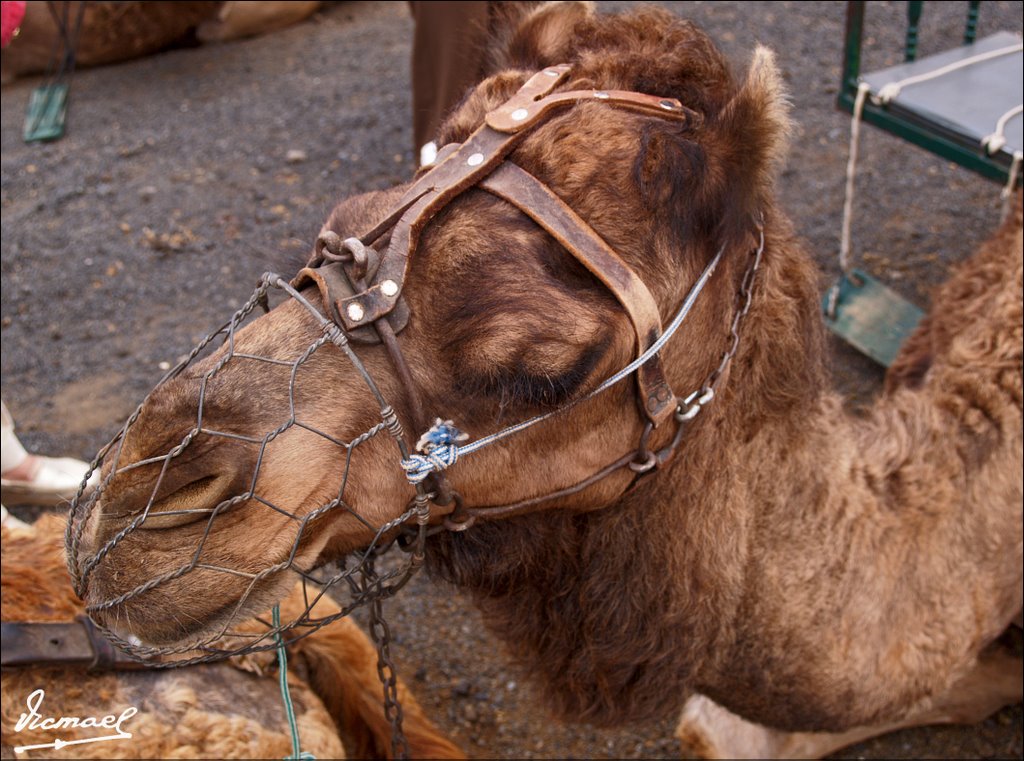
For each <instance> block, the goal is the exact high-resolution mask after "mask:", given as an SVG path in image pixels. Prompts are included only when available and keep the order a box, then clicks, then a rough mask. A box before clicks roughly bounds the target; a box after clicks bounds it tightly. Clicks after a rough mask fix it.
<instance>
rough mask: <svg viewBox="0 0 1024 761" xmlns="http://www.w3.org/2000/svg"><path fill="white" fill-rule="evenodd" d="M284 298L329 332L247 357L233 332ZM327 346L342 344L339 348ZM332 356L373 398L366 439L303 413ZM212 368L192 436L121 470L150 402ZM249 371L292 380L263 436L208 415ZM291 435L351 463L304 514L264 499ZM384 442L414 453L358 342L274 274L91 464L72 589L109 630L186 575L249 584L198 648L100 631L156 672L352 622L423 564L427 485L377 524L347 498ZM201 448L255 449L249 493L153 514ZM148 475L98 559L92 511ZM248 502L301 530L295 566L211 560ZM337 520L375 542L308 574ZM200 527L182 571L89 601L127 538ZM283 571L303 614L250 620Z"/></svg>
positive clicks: (72, 539) (75, 506) (75, 541)
mask: <svg viewBox="0 0 1024 761" xmlns="http://www.w3.org/2000/svg"><path fill="white" fill-rule="evenodd" d="M276 292H283V294H285V296H286V297H290V298H292V299H295V300H296V301H298V302H299V303H300V304H302V306H304V307H305V308H306V310H307V311H308V312H309V314H310V315H311V316H312V318H313V319H314V320H315V321H316V324H317V325H318V327H319V328H320V331H319V335H317V337H316V338H314V339H313V340H312V341H311V342H310V343H309V344H308V345H307V346H304V347H302V348H301V349H300V350H299V351H298V352H297V353H296V354H295V356H294V357H293V358H291V359H280V358H275V357H268V356H259V355H255V354H251V353H247V352H243V351H241V350H239V349H238V348H237V347H236V334H237V333H238V331H239V329H240V328H241V327H243V326H244V325H245V324H247V323H248V322H251V321H252V319H253V318H254V317H255V315H256V314H257V312H256V309H257V307H258V306H262V307H263V309H264V310H267V309H268V308H269V304H268V296H269V295H270V294H271V293H276ZM328 347H333V349H332V348H328ZM334 349H336V350H338V351H340V352H341V353H342V354H344V355H345V356H346V357H347V358H348V359H349V360H350V361H351V362H352V364H353V365H354V367H355V368H356V370H357V372H358V374H359V375H360V376H361V377H362V379H363V380H364V381H365V383H366V384H367V387H368V388H369V390H370V392H371V394H372V395H373V398H374V399H375V400H376V402H377V405H378V407H379V413H380V415H379V418H380V419H379V422H377V423H376V424H374V425H372V426H371V427H369V428H368V429H367V430H365V431H364V432H362V433H361V434H359V435H358V436H355V437H352V438H348V439H339V438H337V437H335V436H333V435H332V434H331V433H329V432H327V431H324V430H321V429H320V428H318V427H317V426H316V425H315V424H314V423H313V422H312V421H310V420H309V419H308V417H306V413H304V412H303V411H302V410H300V409H299V406H298V405H297V404H296V394H297V387H298V385H299V383H300V375H301V371H302V370H303V368H304V367H306V366H307V365H308V364H309V363H310V362H312V361H313V359H314V358H315V357H317V356H318V354H321V353H324V352H330V351H333V350H334ZM203 361H205V362H206V366H205V369H203V371H202V373H201V375H200V376H199V384H198V391H197V399H196V418H195V422H194V425H192V427H191V429H190V430H188V431H187V432H186V433H185V435H184V436H183V437H182V438H181V439H180V440H179V441H176V442H175V443H174V444H173V445H172V446H170V447H169V448H168V449H167V451H165V452H163V453H162V454H158V455H153V456H150V457H145V458H143V459H138V460H135V461H134V462H123V461H122V455H123V453H124V449H125V442H126V441H127V439H128V435H129V433H130V432H132V431H133V429H134V428H135V426H138V425H140V415H141V414H142V411H143V409H144V408H145V406H146V403H147V402H148V401H149V400H150V399H151V398H152V397H153V394H154V393H156V392H157V391H158V390H159V389H160V388H161V387H162V386H164V385H165V384H167V383H169V382H170V381H172V380H173V379H175V378H177V377H179V376H180V375H181V374H182V373H183V372H185V370H186V369H187V368H194V366H196V365H197V364H199V363H200V362H203ZM240 362H248V363H254V364H253V365H252V368H251V370H252V371H255V370H256V369H257V368H259V367H260V366H263V367H267V366H273V367H275V368H277V369H278V371H279V372H282V371H283V372H285V373H287V377H288V380H287V405H286V408H287V409H286V412H285V414H284V415H283V419H282V420H280V422H278V423H277V424H276V425H273V426H271V427H269V428H268V429H267V430H265V431H264V432H262V433H261V434H259V435H248V434H243V433H238V432H234V431H229V430H223V429H220V428H218V427H217V426H216V425H214V424H212V423H211V421H210V419H209V417H208V416H207V415H206V414H205V413H206V411H207V407H208V406H209V404H210V400H209V398H208V394H209V389H210V387H211V384H212V383H213V382H214V381H215V379H216V378H217V377H218V375H219V374H221V373H223V372H224V371H225V368H226V367H228V366H229V365H230V363H240ZM292 429H301V430H303V431H305V432H306V434H311V435H313V436H316V437H320V438H322V439H323V440H324V441H325V442H328V443H329V445H330V446H332V447H336V448H337V452H338V457H339V461H340V462H341V463H343V466H342V467H341V468H340V473H339V474H338V483H337V488H336V490H335V491H334V493H333V496H332V497H331V498H330V499H329V500H327V501H325V502H323V503H322V504H319V505H317V506H315V507H313V508H312V509H308V508H306V509H303V510H302V514H299V512H298V511H295V510H289V509H287V508H286V507H283V506H282V505H280V504H276V503H275V502H274V501H272V500H271V499H268V498H266V497H265V496H264V495H263V494H261V488H260V480H259V476H260V470H261V467H262V466H263V464H264V455H265V454H266V451H267V448H268V447H269V446H270V445H272V444H273V442H274V441H275V440H276V439H278V438H279V437H280V436H281V435H282V434H284V433H285V432H286V431H289V430H292ZM377 437H388V438H390V439H392V440H393V442H394V445H395V447H396V449H395V454H396V455H398V456H400V457H401V458H403V459H405V458H407V457H408V456H409V452H408V448H407V446H406V444H405V441H404V434H403V431H402V428H401V425H400V423H399V421H398V418H397V416H396V414H395V411H394V409H393V408H392V407H391V405H390V404H389V403H388V401H387V399H385V398H384V396H383V395H382V393H381V391H380V389H379V387H378V386H377V384H376V383H375V382H374V379H373V378H372V377H371V376H370V374H369V373H368V372H367V370H366V367H365V366H364V364H363V363H362V361H361V360H360V358H359V356H358V355H357V354H356V353H355V351H354V350H353V349H352V347H351V346H350V345H349V341H348V339H347V337H346V336H345V334H344V333H343V332H342V331H341V329H340V328H338V326H337V325H336V324H335V323H333V322H332V321H330V320H328V319H327V318H325V317H324V315H323V314H322V313H321V312H320V310H319V309H317V307H315V306H314V305H313V304H311V303H310V302H309V301H308V300H307V299H306V298H305V297H304V296H302V295H301V294H300V293H299V292H297V291H296V290H295V289H294V288H292V286H291V285H289V284H288V282H287V281H285V280H284V279H282V278H281V277H280V276H278V275H275V274H272V273H267V274H265V275H264V276H263V278H262V279H261V280H260V283H259V285H258V287H257V289H256V290H255V292H254V293H253V294H252V296H251V297H250V298H249V299H248V301H246V303H245V304H244V305H243V306H242V307H241V308H240V309H238V311H236V312H235V313H234V315H233V316H232V317H231V319H230V320H229V321H228V322H227V323H225V324H224V325H223V326H221V327H220V328H219V329H218V330H216V331H214V332H213V333H211V334H209V335H208V336H206V338H204V339H203V340H202V341H201V342H200V343H199V344H198V345H197V346H196V347H195V348H194V349H193V350H192V351H191V352H190V353H189V354H188V355H187V356H186V357H185V358H184V359H183V360H182V361H181V362H179V363H178V364H177V365H176V366H175V367H173V368H172V369H171V370H169V371H168V372H167V374H166V375H165V376H164V377H163V378H162V379H161V381H160V382H159V383H158V384H157V386H156V387H155V388H154V389H153V390H152V391H151V392H150V393H149V394H148V395H147V396H146V398H145V399H144V400H143V401H142V403H141V404H140V405H139V406H138V407H137V408H136V409H135V411H134V412H133V413H132V415H131V416H130V417H129V418H128V420H127V421H126V422H125V424H124V425H123V426H122V427H121V429H120V431H119V432H118V433H117V435H116V436H114V438H113V439H112V440H111V441H110V442H109V443H108V444H107V445H106V446H105V447H103V449H101V451H100V452H99V454H97V456H96V458H95V460H93V462H92V464H91V469H90V475H91V474H92V472H94V471H99V472H100V473H101V474H102V476H101V479H100V481H99V483H98V484H97V485H96V487H95V488H94V489H92V490H87V489H86V486H85V482H83V485H82V487H81V488H80V489H79V492H78V495H77V496H76V498H75V499H74V501H73V502H72V506H71V510H70V515H69V519H68V526H67V532H66V537H65V539H66V545H67V553H68V566H69V571H70V573H71V578H72V582H73V585H74V588H75V592H76V593H77V594H78V595H79V596H80V597H82V598H83V599H88V604H87V608H86V610H87V612H88V613H89V614H90V615H92V616H93V617H95V616H96V615H97V614H101V618H102V619H103V620H104V621H105V622H107V623H108V624H109V621H110V620H115V621H116V620H118V618H119V616H118V612H119V610H121V609H122V607H123V606H125V604H126V603H130V602H132V601H135V600H137V598H140V597H142V596H143V595H146V594H148V593H151V592H153V591H154V590H157V589H158V588H160V587H161V586H163V585H168V584H170V583H172V582H174V581H176V580H179V579H182V577H184V576H185V575H186V574H190V573H197V572H205V573H207V574H214V575H215V577H216V576H217V575H223V578H225V580H227V579H228V577H230V580H232V581H236V582H237V580H238V579H242V580H243V582H244V584H245V586H244V591H243V592H242V594H241V596H240V597H239V599H238V601H237V602H236V603H234V608H233V611H231V612H230V614H229V615H227V616H221V617H220V618H221V619H223V620H224V621H225V623H224V624H223V625H218V627H217V629H216V631H214V632H212V633H209V634H207V635H205V636H203V637H202V638H201V639H199V640H198V641H196V640H192V641H188V640H186V641H185V642H182V643H180V644H173V645H153V644H144V643H142V642H140V641H138V640H136V639H135V638H134V637H132V636H130V635H128V636H122V635H121V634H118V633H117V632H115V631H112V629H111V627H110V626H109V625H107V626H101V628H102V629H103V631H104V634H105V635H106V636H107V637H108V638H109V639H110V640H111V641H112V642H114V643H115V644H116V645H117V646H118V647H119V648H121V649H122V650H124V651H125V652H126V653H128V654H129V655H132V656H134V657H136V658H139V659H144V660H147V661H152V662H153V665H156V666H158V667H159V666H183V665H190V664H194V663H203V662H209V661H214V660H219V659H222V658H226V657H229V656H233V655H244V654H248V653H253V652H258V651H264V650H271V649H274V648H276V647H278V640H282V641H283V642H284V644H288V643H290V642H294V641H296V640H298V639H301V638H303V637H305V636H308V635H309V634H311V633H313V632H315V631H316V630H318V629H320V628H322V627H323V626H325V625H327V624H329V623H331V622H332V621H334V620H336V619H338V618H341V617H343V616H346V615H348V614H350V613H351V612H352V611H353V610H355V609H356V608H359V607H361V606H363V605H366V604H368V603H371V602H377V601H380V600H383V599H386V598H388V597H390V596H392V595H394V594H395V593H396V592H397V591H398V590H399V589H400V588H401V587H402V586H403V585H404V584H405V583H406V581H408V579H409V578H410V577H411V575H412V574H413V573H414V572H415V571H416V570H417V569H418V568H419V566H420V564H421V563H422V559H423V547H424V542H425V538H426V528H427V520H428V517H429V511H428V502H429V499H430V494H429V493H428V492H427V491H426V490H425V489H424V487H423V486H422V485H417V486H416V487H415V493H414V494H412V496H411V498H410V500H409V503H408V506H407V508H406V509H405V510H404V512H403V513H402V514H401V515H399V516H398V517H396V518H394V519H393V520H389V521H387V522H384V523H380V524H375V523H373V522H371V521H370V520H368V519H367V518H366V517H365V516H364V515H363V514H361V513H360V511H358V510H356V509H354V508H353V506H352V505H350V504H349V502H348V501H346V487H347V486H348V482H349V477H350V473H351V465H352V454H353V452H354V451H355V450H356V449H357V448H358V447H360V446H362V445H365V444H366V442H368V441H370V440H371V439H375V438H377ZM200 441H204V442H206V444H209V443H210V442H211V441H214V442H217V441H220V442H235V443H241V444H245V445H247V446H251V447H254V448H256V450H257V455H256V462H255V468H254V469H253V472H252V475H251V478H249V479H248V483H247V485H246V486H245V487H244V488H242V489H240V490H238V491H237V493H234V494H232V495H231V496H230V497H228V498H226V499H223V500H221V501H220V502H219V503H218V504H216V505H213V506H207V507H189V508H184V509H178V510H161V509H156V510H154V507H159V506H160V502H161V500H160V499H159V497H160V489H161V485H162V483H163V482H164V479H165V477H166V475H167V473H168V469H169V468H170V467H171V466H172V465H174V464H175V463H176V461H180V458H183V457H186V456H190V454H191V453H193V450H194V448H195V447H197V446H198V443H197V442H200ZM141 469H149V470H150V471H152V472H153V476H152V477H151V478H150V480H151V481H152V487H151V488H150V489H149V493H148V498H144V499H145V501H144V502H143V500H139V504H138V512H137V514H134V515H133V516H132V517H131V518H130V520H129V519H126V523H125V525H124V526H123V527H122V528H120V530H118V531H117V532H116V533H114V534H113V535H112V536H110V537H109V538H106V539H104V540H101V541H100V542H99V543H98V545H97V546H96V547H95V549H94V551H91V552H86V551H85V550H84V544H86V543H83V536H84V534H85V532H86V530H87V527H88V525H89V523H90V518H91V517H92V516H93V513H94V511H95V510H96V509H97V508H98V507H99V506H101V505H102V500H103V496H104V493H105V492H106V491H107V489H108V488H109V487H110V484H111V482H112V481H114V479H116V478H119V477H120V478H125V477H126V476H134V475H138V474H133V471H140V470H141ZM87 478H88V476H87ZM243 503H244V504H246V505H247V506H249V507H248V508H247V509H250V510H252V509H254V506H255V508H256V509H258V510H259V511H272V512H273V513H276V514H277V515H279V516H283V518H284V519H285V520H286V525H287V526H288V527H289V529H290V531H291V532H292V533H291V534H289V536H290V537H291V541H292V549H291V552H290V554H289V555H288V557H287V558H285V559H284V560H280V561H278V562H268V563H267V564H266V566H265V567H263V568H261V569H260V570H257V571H252V570H245V569H242V568H238V567H231V566H229V565H225V564H221V563H219V562H214V561H211V559H210V558H209V557H208V554H209V553H207V552H205V550H206V548H207V545H208V543H209V542H210V538H211V537H212V536H215V534H216V533H217V532H218V531H219V530H224V529H223V528H222V526H223V524H224V517H225V516H228V515H231V513H232V510H233V508H237V507H238V506H239V505H241V504H243ZM339 512H344V513H345V514H346V515H348V516H351V517H352V518H353V519H354V520H356V521H358V522H359V523H360V524H361V525H362V526H363V527H364V528H365V529H366V530H367V531H368V532H369V533H370V534H371V535H372V540H371V541H370V542H369V543H368V544H367V545H366V546H365V547H364V548H363V549H361V550H359V551H358V552H355V553H352V554H350V555H348V556H346V557H345V558H343V559H342V560H340V561H336V562H334V563H333V564H332V565H330V566H325V567H321V568H307V567H303V565H302V563H300V562H299V560H298V558H297V555H298V550H299V547H300V544H301V543H302V541H303V539H304V538H307V537H308V536H309V535H310V533H311V532H315V531H316V530H317V528H318V526H319V525H321V524H322V522H323V520H324V519H325V518H326V517H327V516H330V515H336V514H337V513H339ZM97 517H98V516H97ZM147 521H148V522H150V525H149V526H147V525H146V524H147ZM199 521H205V528H204V530H203V531H202V534H201V537H200V538H199V540H198V541H197V542H196V546H195V548H194V551H193V552H191V554H189V555H188V557H184V558H183V559H182V562H181V564H180V565H179V566H178V567H176V568H173V569H171V570H168V571H165V572H163V573H161V574H159V575H156V576H153V577H152V578H145V579H142V578H140V579H138V584H137V585H135V586H134V587H133V588H131V589H130V590H128V591H126V592H123V593H120V594H117V595H116V596H112V597H110V598H108V599H102V600H96V599H95V595H93V596H92V597H90V598H87V592H88V591H89V587H90V581H91V579H92V577H93V576H94V574H95V573H96V571H97V569H98V568H101V567H102V564H103V563H104V562H106V561H107V560H108V559H109V557H110V554H111V552H112V551H113V550H114V549H115V548H116V547H117V546H118V545H119V544H120V543H122V542H124V541H125V539H126V537H129V536H130V535H131V534H133V533H134V532H136V531H140V530H144V529H146V528H154V527H164V526H166V525H167V524H169V525H171V526H173V525H174V524H175V522H187V523H198V522H199ZM232 530H234V531H237V530H238V529H237V527H233V528H232ZM396 540H397V541H396ZM393 544H398V545H399V546H400V547H401V549H402V550H403V551H404V553H403V554H402V555H401V560H400V562H389V563H388V564H387V566H388V567H387V570H385V571H381V572H378V571H377V569H376V567H375V564H374V561H375V559H376V558H377V557H378V556H379V555H380V554H382V553H383V552H384V551H385V550H387V549H389V548H390V547H391V546H392V545H393ZM250 558H251V553H250ZM280 574H293V575H294V577H295V578H296V579H297V580H298V581H301V584H302V590H303V602H304V609H303V610H302V612H301V613H300V614H299V615H297V616H291V617H290V618H289V619H288V620H283V621H281V622H280V623H277V624H276V625H275V624H274V622H272V621H271V620H269V617H261V616H258V617H256V618H255V619H253V617H252V616H251V613H250V614H245V615H243V613H244V612H245V611H246V610H249V609H250V608H251V607H252V605H253V598H254V593H255V590H256V589H257V586H258V585H259V584H260V583H261V582H264V581H266V580H268V579H271V577H275V578H276V577H278V575H280ZM132 583H134V580H132ZM328 592H330V596H331V598H333V600H334V601H335V602H336V603H337V605H329V606H324V607H326V608H327V609H328V610H329V612H328V613H326V614H325V615H322V614H320V613H318V612H315V611H314V607H315V606H316V605H317V603H318V602H319V601H320V600H321V599H322V598H323V597H324V596H325V595H327V594H328ZM126 618H127V617H126ZM118 628H121V627H118ZM128 628H130V627H128Z"/></svg>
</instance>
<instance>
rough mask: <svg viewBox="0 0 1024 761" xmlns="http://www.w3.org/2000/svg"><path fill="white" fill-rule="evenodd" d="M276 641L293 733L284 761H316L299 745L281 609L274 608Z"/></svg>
mask: <svg viewBox="0 0 1024 761" xmlns="http://www.w3.org/2000/svg"><path fill="white" fill-rule="evenodd" d="M273 616H274V630H275V634H274V641H275V642H277V666H278V668H277V672H278V674H279V675H280V678H281V699H282V700H283V701H284V711H285V714H287V716H288V728H289V729H290V730H291V732H292V755H290V756H285V757H284V761H316V756H314V755H313V754H312V753H309V752H304V751H303V750H302V747H301V744H300V743H299V725H298V724H297V723H296V722H295V707H294V706H293V705H292V695H291V693H290V692H289V691H288V653H287V652H286V651H285V649H284V640H283V639H281V632H280V631H279V630H280V628H281V607H280V606H279V605H275V606H274V611H273Z"/></svg>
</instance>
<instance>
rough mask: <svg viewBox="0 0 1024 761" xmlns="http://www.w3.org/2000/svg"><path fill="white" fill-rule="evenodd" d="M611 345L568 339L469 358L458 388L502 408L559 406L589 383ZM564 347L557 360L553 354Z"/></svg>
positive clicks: (458, 379) (459, 378)
mask: <svg viewBox="0 0 1024 761" xmlns="http://www.w3.org/2000/svg"><path fill="white" fill-rule="evenodd" d="M606 349H607V342H604V341H602V342H599V343H598V344H596V345H592V346H589V347H586V348H583V350H582V351H581V347H580V346H578V345H577V346H567V345H566V344H565V343H564V342H556V345H554V346H553V345H552V344H551V343H550V342H548V343H546V344H545V345H541V346H538V345H533V346H528V347H523V349H522V351H516V352H514V353H510V354H507V355H506V356H504V357H495V356H493V355H492V356H490V357H488V358H486V359H484V358H482V357H481V359H484V362H483V363H477V362H473V361H469V362H465V363H464V364H463V365H462V368H461V370H460V372H459V373H458V375H457V390H458V391H459V392H460V393H462V394H465V395H467V396H481V395H482V396H486V397H487V398H490V399H492V400H494V401H497V402H498V403H499V405H500V407H501V408H502V409H509V408H511V409H516V408H537V407H557V406H559V405H561V404H564V403H565V402H567V401H569V400H570V399H572V398H573V397H575V396H576V395H577V394H578V393H579V392H581V391H582V390H583V389H584V387H585V386H586V385H587V383H586V381H587V380H588V379H589V378H590V376H591V375H592V374H593V371H594V368H595V367H596V366H597V365H598V364H599V362H600V360H601V358H602V357H603V356H604V354H605V352H606ZM559 350H560V351H561V356H559V357H558V358H557V360H554V361H553V357H552V355H553V354H555V353H557V352H558V351H559Z"/></svg>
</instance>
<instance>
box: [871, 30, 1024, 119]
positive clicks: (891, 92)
mask: <svg viewBox="0 0 1024 761" xmlns="http://www.w3.org/2000/svg"><path fill="white" fill-rule="evenodd" d="M1022 50H1024V42H1018V43H1017V44H1015V45H1010V46H1008V47H1005V48H997V49H996V50H989V51H988V52H987V53H978V54H977V55H973V56H971V57H970V58H964V59H962V60H960V61H954V62H953V63H948V64H946V65H945V66H942V67H940V68H938V69H935V70H934V71H926V72H924V73H923V74H917V75H915V76H913V77H907V78H906V79H901V80H900V81H899V82H890V83H889V84H887V85H885V86H884V87H883V88H882V89H881V90H879V91H878V95H873V96H871V100H872V101H874V102H875V103H884V104H886V105H888V104H889V103H890V102H892V100H893V99H894V98H896V97H897V96H898V95H899V94H900V91H901V90H902V89H903V88H904V87H908V86H909V85H916V84H918V83H920V82H926V81H928V80H929V79H934V78H935V77H941V76H942V75H943V74H948V73H949V72H951V71H956V70H957V69H962V68H963V67H965V66H970V65H971V64H975V63H982V62H984V61H988V60H990V59H992V58H999V57H1000V56H1004V55H1009V54H1010V53H1019V52H1021V51H1022Z"/></svg>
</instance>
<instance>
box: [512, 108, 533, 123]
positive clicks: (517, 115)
mask: <svg viewBox="0 0 1024 761" xmlns="http://www.w3.org/2000/svg"><path fill="white" fill-rule="evenodd" d="M529 115H530V112H529V111H527V110H526V109H525V108H517V109H516V110H515V111H513V112H512V113H511V114H509V116H511V117H512V121H514V122H521V121H522V120H523V119H525V118H526V117H527V116H529Z"/></svg>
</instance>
